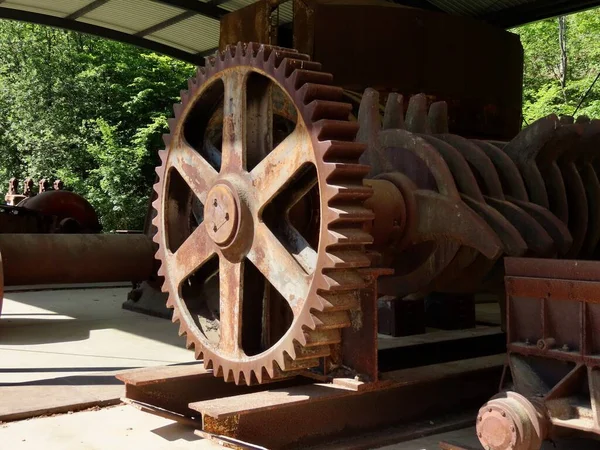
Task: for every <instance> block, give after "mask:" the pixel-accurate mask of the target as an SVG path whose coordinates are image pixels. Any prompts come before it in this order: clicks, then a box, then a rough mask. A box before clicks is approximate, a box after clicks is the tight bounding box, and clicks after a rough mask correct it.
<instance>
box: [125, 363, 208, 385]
mask: <svg viewBox="0 0 600 450" xmlns="http://www.w3.org/2000/svg"><path fill="white" fill-rule="evenodd" d="M212 376H213V374H212V370H206V369H205V368H204V366H203V364H202V362H198V363H195V364H186V365H176V366H159V367H142V368H141V369H133V370H127V371H125V372H120V373H118V374H117V375H116V377H117V379H119V380H121V381H122V382H123V383H125V384H130V385H132V386H145V385H149V384H158V383H164V382H165V381H174V380H175V379H179V378H182V379H185V378H190V377H193V378H196V377H201V378H207V377H212Z"/></svg>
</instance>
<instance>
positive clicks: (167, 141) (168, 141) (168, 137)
mask: <svg viewBox="0 0 600 450" xmlns="http://www.w3.org/2000/svg"><path fill="white" fill-rule="evenodd" d="M170 126H171V125H170V124H169V127H170ZM162 139H163V142H164V143H165V145H166V146H167V147H169V145H170V144H171V135H170V134H163V135H162Z"/></svg>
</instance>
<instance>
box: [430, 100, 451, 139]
mask: <svg viewBox="0 0 600 450" xmlns="http://www.w3.org/2000/svg"><path fill="white" fill-rule="evenodd" d="M429 126H430V127H431V132H432V133H434V134H447V133H448V132H449V131H448V104H447V103H446V102H435V103H432V104H431V106H430V107H429Z"/></svg>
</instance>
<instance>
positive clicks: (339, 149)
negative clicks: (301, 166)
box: [323, 141, 367, 164]
mask: <svg viewBox="0 0 600 450" xmlns="http://www.w3.org/2000/svg"><path fill="white" fill-rule="evenodd" d="M366 149H367V146H366V145H365V144H363V143H360V142H343V141H331V142H330V144H329V147H328V148H327V150H325V153H324V154H323V159H324V160H325V161H326V162H332V163H335V162H340V163H347V164H350V163H357V162H358V159H359V158H360V157H361V155H362V154H363V153H364V152H365V150H366Z"/></svg>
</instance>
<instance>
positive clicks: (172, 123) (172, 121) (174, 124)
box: [165, 119, 177, 146]
mask: <svg viewBox="0 0 600 450" xmlns="http://www.w3.org/2000/svg"><path fill="white" fill-rule="evenodd" d="M167 123H168V124H169V130H170V131H171V134H174V133H175V129H176V128H177V120H176V119H169V120H167ZM165 145H167V146H168V145H169V144H167V143H166V142H165Z"/></svg>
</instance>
